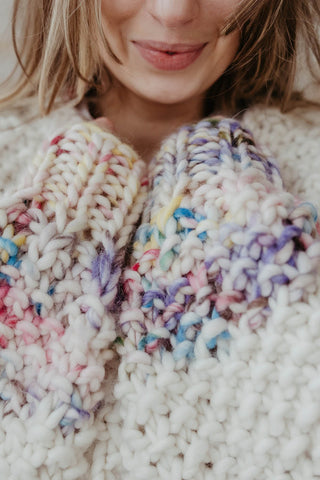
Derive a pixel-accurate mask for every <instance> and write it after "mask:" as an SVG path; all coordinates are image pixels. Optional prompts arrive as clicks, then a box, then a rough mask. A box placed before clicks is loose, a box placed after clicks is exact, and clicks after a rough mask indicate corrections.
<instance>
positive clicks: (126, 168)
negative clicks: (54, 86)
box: [0, 123, 143, 478]
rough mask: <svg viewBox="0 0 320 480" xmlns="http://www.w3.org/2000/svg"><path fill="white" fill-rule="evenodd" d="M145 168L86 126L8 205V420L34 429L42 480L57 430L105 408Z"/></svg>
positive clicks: (4, 235)
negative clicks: (117, 310)
mask: <svg viewBox="0 0 320 480" xmlns="http://www.w3.org/2000/svg"><path fill="white" fill-rule="evenodd" d="M142 167H143V162H142V161H141V160H138V157H137V155H136V154H135V152H134V151H133V150H132V149H130V148H129V147H128V146H127V145H125V144H123V143H121V142H120V141H119V140H118V139H117V138H116V137H114V136H113V135H112V134H108V133H104V132H102V130H100V129H99V128H97V127H96V126H95V125H94V124H91V123H87V124H81V125H77V126H74V127H72V128H71V129H69V130H67V131H65V132H63V133H62V134H60V135H57V136H56V137H55V138H53V139H52V140H51V142H50V144H49V145H48V147H47V149H46V151H45V152H44V154H43V155H39V156H38V157H37V158H36V159H35V164H34V171H33V174H32V175H31V176H30V178H28V179H27V181H26V183H25V185H24V188H22V189H20V190H18V191H17V192H16V193H15V194H13V195H10V196H8V197H7V196H4V197H3V198H2V199H1V200H0V228H1V236H0V258H1V266H0V320H1V322H0V328H1V331H0V346H1V351H0V367H1V376H0V398H1V400H2V406H1V415H2V422H3V424H4V429H5V430H7V429H8V430H7V435H9V436H10V435H11V434H12V433H11V432H10V429H11V428H12V422H14V420H13V419H12V418H13V417H12V415H13V414H14V415H16V416H17V417H18V418H19V419H22V420H24V421H26V422H27V423H29V424H30V425H31V429H30V430H29V432H28V438H29V440H31V443H32V444H33V448H32V449H31V451H30V452H29V453H30V457H31V460H30V466H31V470H30V467H29V468H27V469H26V472H25V473H26V474H29V475H31V476H32V467H33V475H34V477H33V478H35V476H36V473H35V469H36V467H37V466H40V465H41V464H42V463H44V464H47V466H48V465H49V464H50V462H51V463H52V458H51V459H50V457H52V455H54V453H53V452H54V449H55V448H58V446H59V439H58V438H59V435H58V437H57V435H55V433H54V432H55V430H59V429H61V434H62V435H64V436H67V435H70V434H71V433H72V432H74V431H77V432H79V431H81V428H82V426H83V424H84V423H85V424H86V427H87V426H88V424H92V417H93V416H94V413H95V411H96V410H97V409H98V408H99V406H100V404H101V402H102V401H103V392H102V389H101V384H102V381H103V380H104V377H105V368H104V367H105V364H106V363H107V362H108V360H110V358H111V357H112V350H111V347H112V344H113V342H114V341H115V339H116V329H115V322H114V314H113V313H112V305H113V301H114V298H115V296H116V293H117V286H118V280H119V276H120V272H121V265H122V262H123V255H124V252H125V248H126V245H127V243H128V241H129V238H130V235H131V232H132V229H133V227H134V225H135V223H136V222H137V220H138V218H139V215H140V211H141V208H142V202H143V187H141V177H142ZM8 417H10V418H11V420H12V421H11V422H8ZM54 440H55V441H56V443H55V441H54ZM38 442H39V444H40V445H41V444H43V445H45V446H46V447H47V448H46V449H45V451H43V449H41V448H40V453H39V451H38V450H37V445H38ZM85 443H86V442H85ZM50 446H51V449H49V447H50ZM61 454H62V452H61ZM62 457H63V458H64V457H65V454H62ZM61 461H62V463H63V462H64V463H66V462H67V461H66V459H65V460H61V459H60V463H61ZM66 465H68V462H67V463H66ZM16 468H17V470H19V468H18V467H16ZM21 475H22V473H21ZM66 475H67V474H66ZM19 478H23V477H22V476H20V477H19ZM28 478H29V476H28ZM70 478H71V477H70ZM72 478H74V477H72Z"/></svg>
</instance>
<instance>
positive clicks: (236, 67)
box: [0, 0, 320, 114]
mask: <svg viewBox="0 0 320 480" xmlns="http://www.w3.org/2000/svg"><path fill="white" fill-rule="evenodd" d="M100 1H101V0H90V2H89V1H85V0H28V2H27V3H28V5H26V2H25V1H22V0H15V1H14V6H13V21H12V38H13V44H14V49H15V53H16V56H17V59H18V64H19V65H20V69H21V72H20V75H19V76H18V78H17V79H16V81H15V85H14V88H13V89H12V90H11V93H10V94H8V95H6V96H5V97H4V98H2V99H1V100H0V104H3V105H7V104H8V103H10V102H11V103H12V102H14V101H16V100H18V99H21V98H26V97H34V96H38V100H39V106H40V111H41V112H42V113H43V114H47V113H49V112H50V110H51V109H52V108H53V106H54V105H55V104H56V103H57V99H63V101H65V100H71V101H73V102H74V103H75V104H76V103H79V102H80V101H81V100H82V99H83V98H84V97H85V96H86V95H87V94H88V92H90V91H91V92H92V91H94V93H95V95H96V96H99V93H102V92H103V90H104V89H105V88H106V85H105V84H104V78H105V77H106V73H107V72H106V69H105V67H104V65H103V61H102V58H101V55H100V51H101V46H102V47H104V48H105V49H109V47H108V44H107V42H106V40H105V38H104V34H103V30H102V25H101V13H100ZM319 23H320V6H319V3H318V0H308V1H307V2H306V1H305V0H242V1H241V2H240V5H239V9H238V11H237V12H236V14H235V15H233V16H232V18H230V19H229V20H228V22H227V24H226V25H225V27H224V29H223V30H222V32H221V34H222V35H228V34H229V33H231V32H232V31H233V30H235V29H240V32H241V40H240V47H239V50H238V53H237V55H236V58H235V59H234V60H233V62H232V63H231V65H230V66H229V67H228V69H227V70H226V72H225V73H224V74H223V75H222V76H221V77H220V79H219V80H218V81H217V82H216V83H215V84H214V85H213V86H212V88H211V89H210V90H209V92H208V95H207V110H208V111H209V110H213V109H214V110H217V109H220V110H226V111H232V112H236V111H237V110H239V109H240V108H242V107H243V106H244V105H248V104H250V103H254V102H258V101H259V102H264V103H267V104H270V103H276V104H278V105H280V107H281V108H282V109H283V110H284V109H286V108H290V106H291V104H292V100H293V99H294V98H295V97H294V91H293V82H294V78H295V70H296V62H297V50H298V36H299V35H300V37H301V38H303V39H304V42H305V43H306V48H307V51H308V55H309V56H312V55H313V56H314V57H315V59H316V62H317V63H318V64H319V65H320V45H319V39H318V36H317V28H316V26H318V25H319ZM18 32H19V34H18ZM97 46H100V48H98V47H97ZM109 52H110V54H111V55H113V54H112V52H111V51H110V49H109ZM114 58H115V59H116V57H114ZM116 60H117V59H116ZM13 79H14V73H13V74H12V76H11V81H12V80H13ZM9 82H10V78H9Z"/></svg>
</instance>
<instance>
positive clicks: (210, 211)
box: [120, 118, 320, 363]
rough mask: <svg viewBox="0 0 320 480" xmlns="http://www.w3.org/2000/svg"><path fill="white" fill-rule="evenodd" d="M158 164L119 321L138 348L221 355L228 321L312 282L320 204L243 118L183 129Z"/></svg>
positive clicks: (260, 317)
mask: <svg viewBox="0 0 320 480" xmlns="http://www.w3.org/2000/svg"><path fill="white" fill-rule="evenodd" d="M151 172H152V173H154V177H153V179H152V183H151V186H152V188H151V189H150V193H149V198H148V207H147V208H146V209H145V210H144V216H143V223H142V225H141V226H140V227H139V229H138V231H137V233H136V237H135V243H134V250H133V260H132V267H131V269H127V270H126V272H125V275H124V288H125V292H126V297H127V300H126V301H125V302H124V303H123V312H122V315H121V320H120V323H121V327H122V330H123V333H124V335H125V336H126V337H128V338H129V339H130V342H131V343H133V344H134V345H135V346H136V347H137V349H138V351H140V352H147V353H152V352H153V351H155V350H159V349H160V350H163V349H164V350H169V351H173V355H174V358H175V360H180V359H182V358H188V359H192V358H194V357H198V356H200V357H201V356H207V355H216V354H217V349H218V354H219V348H218V347H219V346H220V349H222V351H227V350H228V348H227V345H228V341H229V337H230V335H229V331H228V322H230V321H231V322H233V323H237V322H238V320H239V319H240V318H241V321H242V322H246V323H248V325H249V326H250V328H252V329H256V328H257V327H259V326H261V324H262V323H264V322H265V320H266V319H267V318H268V315H269V313H270V301H272V299H276V298H277V295H278V291H279V288H280V287H281V286H282V285H286V286H287V287H288V295H289V300H290V302H297V301H299V300H301V299H302V298H303V297H304V295H305V294H306V293H308V292H309V293H310V292H312V291H313V290H314V288H315V273H316V271H317V268H318V265H319V258H320V243H319V241H315V240H314V237H315V233H316V231H315V220H316V212H315V209H314V207H313V206H312V205H311V204H308V203H302V204H297V202H296V200H295V199H294V197H293V196H292V195H291V194H289V193H287V192H286V191H285V190H284V188H283V184H282V180H281V177H280V174H279V171H278V169H277V167H276V166H275V164H274V163H273V162H272V161H271V160H270V159H269V158H267V157H266V156H265V155H264V154H263V153H262V151H261V150H259V148H258V147H256V146H255V144H254V141H253V139H252V137H251V134H250V133H249V132H248V131H246V130H244V129H242V128H241V126H240V125H239V123H238V122H236V121H234V120H228V119H218V118H216V119H215V118H213V119H209V120H204V121H201V122H200V123H198V124H196V125H194V126H186V127H183V128H182V129H181V130H180V131H179V132H178V133H177V134H176V135H173V136H171V137H170V138H169V139H168V140H167V141H166V142H165V143H164V145H163V146H162V149H161V151H160V152H159V154H158V157H157V159H156V161H155V163H154V165H152V168H151ZM130 358H131V359H132V360H133V358H136V359H137V360H136V361H143V362H147V363H148V362H150V358H148V356H146V355H145V356H143V355H142V354H139V353H136V354H134V353H133V354H132V356H131V357H130Z"/></svg>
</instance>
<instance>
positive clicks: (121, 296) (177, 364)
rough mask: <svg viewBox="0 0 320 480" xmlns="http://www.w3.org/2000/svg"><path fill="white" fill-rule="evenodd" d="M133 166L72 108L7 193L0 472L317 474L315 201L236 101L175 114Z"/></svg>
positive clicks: (198, 479)
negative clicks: (293, 188)
mask: <svg viewBox="0 0 320 480" xmlns="http://www.w3.org/2000/svg"><path fill="white" fill-rule="evenodd" d="M144 170H145V167H144V164H143V162H142V161H141V160H139V159H138V157H137V155H136V154H135V153H134V152H133V150H132V149H131V148H130V147H128V146H127V145H125V144H123V143H122V142H120V141H119V140H118V139H117V138H116V137H115V136H114V135H112V134H110V133H106V132H103V131H102V130H100V129H99V128H98V127H97V126H95V125H93V124H91V123H87V124H81V125H77V126H75V127H73V128H71V129H69V130H67V131H65V132H64V133H62V134H61V135H58V136H56V137H55V138H54V139H52V140H51V142H50V144H49V145H48V146H47V148H46V150H45V152H44V153H42V154H41V155H39V156H38V157H37V158H36V161H35V165H34V169H33V172H32V174H31V176H30V178H29V179H28V180H27V181H26V184H25V186H24V188H23V189H20V190H19V191H18V192H17V193H16V194H14V195H11V196H10V197H4V198H2V199H1V201H0V209H1V210H0V227H1V237H0V242H1V243H0V247H1V252H0V253H1V261H2V263H1V267H0V275H1V279H0V281H1V286H0V292H1V293H0V295H1V300H0V301H1V323H0V326H1V335H0V341H1V352H0V366H1V378H0V392H1V399H2V401H1V417H2V419H1V427H0V438H1V445H0V471H1V472H4V475H5V478H10V479H20V478H24V479H27V480H28V479H35V478H39V479H46V480H47V479H54V480H60V479H69V480H70V479H86V480H88V479H92V480H105V479H108V480H116V479H121V480H143V479H146V480H147V479H148V480H149V479H154V480H158V479H161V480H162V479H165V480H168V479H170V480H189V479H190V480H209V479H213V478H215V479H218V480H223V479H236V478H237V479H238V478H243V479H246V480H248V479H252V480H256V479H258V478H259V479H260V478H263V479H272V480H274V479H277V480H288V479H290V478H315V477H314V476H315V475H318V474H319V475H320V453H319V450H318V449H317V445H318V439H319V438H320V428H319V422H318V419H320V409H319V407H318V406H317V405H319V404H320V403H319V402H318V403H317V401H318V400H319V399H318V395H319V388H318V387H317V384H312V385H310V384H309V383H310V378H311V377H313V375H311V374H310V372H311V371H312V370H313V369H315V368H318V367H317V365H318V364H319V362H318V360H319V354H317V352H319V351H320V350H319V347H320V318H319V313H318V312H320V299H319V295H318V293H317V292H318V272H319V258H320V242H319V241H318V240H317V239H316V225H315V220H316V213H315V211H314V208H313V207H312V205H310V204H308V203H299V202H298V201H297V200H296V199H295V198H294V197H293V196H292V195H291V194H289V193H287V192H286V191H285V189H284V187H283V184H282V181H281V177H280V174H279V171H278V169H277V167H276V166H275V164H274V163H273V161H272V160H270V159H269V158H268V157H267V156H266V155H265V154H264V153H263V152H262V150H261V149H259V148H258V147H257V146H256V145H255V143H254V141H253V139H252V136H251V134H250V133H249V132H247V131H245V130H244V129H243V128H241V126H240V125H239V123H238V122H236V121H234V120H229V119H222V118H213V119H208V120H204V121H202V122H200V123H198V124H195V125H190V126H185V127H182V128H181V129H180V130H179V131H178V132H177V133H175V134H174V135H172V136H171V137H169V138H168V139H167V140H166V141H165V142H164V143H163V145H162V147H161V150H160V151H159V154H158V155H157V156H156V158H155V159H154V161H153V162H152V163H151V164H150V168H149V178H148V179H145V178H143V173H144ZM147 187H148V188H149V192H148V197H147V198H146V194H145V192H146V189H147ZM141 213H142V221H141V219H140V215H141ZM138 223H140V226H139V227H138ZM137 227H138V229H137ZM136 229H137V230H136ZM135 230H136V233H135V236H134V238H133V241H132V242H131V239H132V236H133V234H134V232H135ZM115 352H117V354H118V358H119V360H118V361H120V365H119V367H118V374H117V380H116V385H115V386H114V385H113V383H112V382H110V381H109V380H108V375H109V365H110V366H114V365H115V363H114V362H117V360H115V359H114V353H115ZM266 358H268V361H266ZM110 368H111V367H110ZM116 368H117V367H116ZM302 474H303V475H304V476H302V477H301V476H300V477H299V475H302ZM308 475H309V476H308Z"/></svg>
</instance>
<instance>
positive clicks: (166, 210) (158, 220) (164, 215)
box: [150, 195, 183, 233]
mask: <svg viewBox="0 0 320 480" xmlns="http://www.w3.org/2000/svg"><path fill="white" fill-rule="evenodd" d="M182 199H183V196H182V195H178V196H177V197H174V198H173V199H172V200H171V202H170V203H169V205H167V206H166V207H162V208H161V209H160V210H159V212H158V213H157V215H155V216H154V217H153V218H152V219H151V222H150V223H151V225H153V224H156V225H157V227H158V229H159V231H160V232H161V233H164V228H165V225H166V223H167V221H168V220H169V218H170V217H172V215H173V213H174V211H175V210H176V209H177V208H178V207H179V206H180V203H181V200H182Z"/></svg>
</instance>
